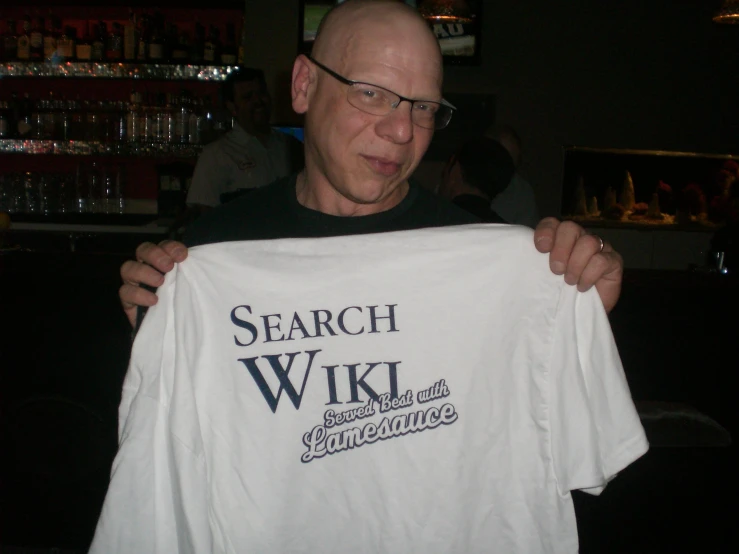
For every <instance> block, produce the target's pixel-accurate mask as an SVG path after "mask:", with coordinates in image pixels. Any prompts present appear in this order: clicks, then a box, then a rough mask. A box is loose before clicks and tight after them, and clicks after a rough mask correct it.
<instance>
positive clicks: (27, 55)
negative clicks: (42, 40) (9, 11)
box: [17, 14, 31, 61]
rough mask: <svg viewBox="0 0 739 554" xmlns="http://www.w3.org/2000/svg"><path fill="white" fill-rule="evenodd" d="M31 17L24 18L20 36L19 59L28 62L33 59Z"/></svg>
mask: <svg viewBox="0 0 739 554" xmlns="http://www.w3.org/2000/svg"><path fill="white" fill-rule="evenodd" d="M30 33H31V16H30V15H28V14H26V17H25V18H23V29H22V30H21V34H20V35H19V36H18V53H17V56H18V59H19V60H21V61H28V60H30V59H31V34H30Z"/></svg>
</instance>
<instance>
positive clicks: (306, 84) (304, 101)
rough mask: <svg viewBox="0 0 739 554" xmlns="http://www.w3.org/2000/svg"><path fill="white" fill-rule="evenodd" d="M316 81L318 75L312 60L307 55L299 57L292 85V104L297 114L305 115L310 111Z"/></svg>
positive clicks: (294, 69) (294, 65) (294, 68)
mask: <svg viewBox="0 0 739 554" xmlns="http://www.w3.org/2000/svg"><path fill="white" fill-rule="evenodd" d="M315 79H316V74H315V70H314V69H313V64H311V63H310V60H308V58H307V57H306V56H305V55H303V54H301V55H299V56H298V57H297V58H296V59H295V63H294V64H293V80H292V84H291V93H292V100H293V102H292V103H293V110H295V113H305V112H307V111H308V106H309V105H310V99H311V96H312V92H313V84H314V82H315Z"/></svg>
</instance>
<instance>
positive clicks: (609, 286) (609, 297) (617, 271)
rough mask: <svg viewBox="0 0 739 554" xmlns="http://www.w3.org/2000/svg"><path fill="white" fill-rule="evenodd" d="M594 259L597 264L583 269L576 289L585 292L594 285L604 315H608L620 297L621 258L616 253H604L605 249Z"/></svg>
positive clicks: (622, 264) (622, 265) (622, 267)
mask: <svg viewBox="0 0 739 554" xmlns="http://www.w3.org/2000/svg"><path fill="white" fill-rule="evenodd" d="M596 258H597V259H598V263H597V264H594V266H593V267H592V268H591V267H590V264H588V267H586V268H585V271H584V272H583V275H582V277H581V278H580V281H581V282H580V283H578V289H579V290H587V289H588V288H590V287H592V286H593V284H595V288H596V290H597V291H598V295H599V296H600V299H601V301H602V302H603V307H604V308H605V309H606V313H610V311H611V310H612V309H613V308H614V307H615V306H616V303H617V302H618V299H619V297H620V296H621V285H622V282H623V269H624V263H623V258H622V257H621V255H620V254H619V253H618V252H614V251H610V252H606V251H605V249H604V251H603V253H602V254H599V255H598V256H596ZM603 260H605V262H603ZM601 263H604V267H603V266H600V264H601ZM596 266H600V267H596Z"/></svg>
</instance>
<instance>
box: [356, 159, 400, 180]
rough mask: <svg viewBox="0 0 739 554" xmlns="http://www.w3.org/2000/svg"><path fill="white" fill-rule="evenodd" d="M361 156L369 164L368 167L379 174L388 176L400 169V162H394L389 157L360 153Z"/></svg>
mask: <svg viewBox="0 0 739 554" xmlns="http://www.w3.org/2000/svg"><path fill="white" fill-rule="evenodd" d="M362 157H363V158H364V159H365V160H367V163H368V164H369V165H370V167H371V168H372V169H373V170H375V171H376V172H377V173H379V174H380V175H385V176H386V177H390V176H391V175H395V174H396V173H397V172H398V171H400V164H399V163H397V162H394V161H393V160H391V159H389V158H377V157H375V156H365V155H362Z"/></svg>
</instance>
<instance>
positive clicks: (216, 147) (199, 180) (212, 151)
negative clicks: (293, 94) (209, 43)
mask: <svg viewBox="0 0 739 554" xmlns="http://www.w3.org/2000/svg"><path fill="white" fill-rule="evenodd" d="M223 96H224V101H225V103H226V107H227V108H228V111H229V112H230V113H231V115H232V116H233V117H234V118H235V120H236V122H235V123H234V127H233V129H232V130H231V131H229V132H228V133H226V135H224V136H223V137H221V138H220V139H219V140H217V141H216V142H214V143H212V144H209V145H208V146H206V147H205V149H204V150H203V153H202V154H201V155H200V158H199V159H198V163H197V165H196V166H195V174H194V175H193V179H192V185H191V186H190V190H189V191H188V194H187V204H188V206H189V207H190V208H192V209H194V210H195V211H196V212H198V213H199V212H203V211H206V210H208V209H210V208H214V207H215V206H218V205H220V204H222V203H223V202H224V201H227V200H229V199H231V198H233V197H235V196H236V195H238V194H240V193H243V192H245V191H247V190H250V189H254V188H257V187H262V186H264V185H267V184H269V183H271V182H272V181H274V180H276V179H279V178H280V177H284V176H285V175H287V174H289V173H290V172H291V171H292V170H293V168H294V167H295V168H299V167H302V165H297V162H298V160H294V158H296V157H297V156H296V152H297V153H299V152H300V145H299V144H298V147H297V148H296V147H295V143H298V141H297V140H295V139H293V138H291V137H288V136H287V135H285V134H283V133H279V132H277V131H274V130H273V129H272V128H271V127H270V124H269V123H270V116H271V112H272V100H271V98H270V95H269V92H268V91H267V84H266V82H265V80H264V73H263V72H262V71H261V70H259V69H251V68H245V67H240V68H237V69H236V70H235V71H234V72H233V73H231V75H229V77H228V79H227V80H226V82H225V83H224V85H223ZM294 164H295V165H294Z"/></svg>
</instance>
